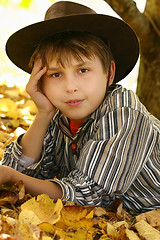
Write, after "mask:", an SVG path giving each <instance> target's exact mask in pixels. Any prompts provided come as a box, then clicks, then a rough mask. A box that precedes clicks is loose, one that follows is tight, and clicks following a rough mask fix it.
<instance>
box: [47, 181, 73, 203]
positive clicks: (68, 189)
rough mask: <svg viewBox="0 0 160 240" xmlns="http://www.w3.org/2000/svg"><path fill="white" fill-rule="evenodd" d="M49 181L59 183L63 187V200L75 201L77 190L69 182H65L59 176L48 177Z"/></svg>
mask: <svg viewBox="0 0 160 240" xmlns="http://www.w3.org/2000/svg"><path fill="white" fill-rule="evenodd" d="M48 181H51V182H55V183H57V184H58V185H59V186H60V187H61V189H62V198H61V200H62V201H71V202H75V191H74V188H73V186H71V185H70V184H68V183H67V182H65V183H64V182H63V180H59V179H57V178H54V179H48Z"/></svg>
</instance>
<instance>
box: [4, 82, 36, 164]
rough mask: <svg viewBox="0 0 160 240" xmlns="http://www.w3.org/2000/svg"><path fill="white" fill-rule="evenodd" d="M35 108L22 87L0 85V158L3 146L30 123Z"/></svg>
mask: <svg viewBox="0 0 160 240" xmlns="http://www.w3.org/2000/svg"><path fill="white" fill-rule="evenodd" d="M36 113H37V108H36V106H35V104H34V102H33V101H32V100H31V98H30V97H29V95H28V94H27V93H26V91H25V90H24V89H23V88H18V87H17V86H13V87H8V86H7V85H0V117H1V118H0V160H1V159H2V156H3V153H4V149H5V146H6V145H7V144H9V143H10V142H11V141H13V140H14V139H16V138H17V137H18V136H19V135H20V134H21V133H23V132H24V131H26V130H27V129H28V128H29V126H30V125H31V124H32V122H33V120H34V117H35V114H36Z"/></svg>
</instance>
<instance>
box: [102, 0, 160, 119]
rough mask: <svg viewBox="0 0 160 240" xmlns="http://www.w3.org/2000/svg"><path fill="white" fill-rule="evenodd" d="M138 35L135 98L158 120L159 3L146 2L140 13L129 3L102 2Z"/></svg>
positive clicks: (154, 0)
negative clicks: (138, 46) (138, 59)
mask: <svg viewBox="0 0 160 240" xmlns="http://www.w3.org/2000/svg"><path fill="white" fill-rule="evenodd" d="M105 1H106V2H107V3H108V4H109V5H110V6H111V7H112V8H113V10H114V11H115V12H116V13H117V14H118V15H119V16H120V17H121V18H122V19H124V21H126V22H127V23H128V24H129V25H130V26H131V27H132V29H133V30H134V31H135V33H136V34H137V37H138V39H139V43H140V67H139V75H138V80H137V91H136V93H137V95H138V97H139V98H140V101H141V102H142V103H143V104H144V105H145V106H146V108H147V109H148V110H149V112H151V113H152V114H153V115H154V116H156V117H157V118H159V119H160V14H159V11H160V1H159V0H148V1H147V3H146V7H145V10H144V13H140V12H139V10H138V9H137V7H136V4H135V2H134V1H132V0H105Z"/></svg>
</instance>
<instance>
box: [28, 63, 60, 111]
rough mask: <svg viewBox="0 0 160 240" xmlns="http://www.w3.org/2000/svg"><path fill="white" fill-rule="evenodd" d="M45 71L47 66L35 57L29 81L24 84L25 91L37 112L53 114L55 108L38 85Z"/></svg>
mask: <svg viewBox="0 0 160 240" xmlns="http://www.w3.org/2000/svg"><path fill="white" fill-rule="evenodd" d="M46 71H47V68H46V67H43V65H42V60H41V59H37V60H36V61H35V64H34V67H33V70H32V73H31V76H30V79H29V82H28V83H27V85H26V91H27V93H28V94H29V95H30V96H31V98H32V100H33V101H34V103H35V104H36V106H37V108H38V111H39V112H41V113H46V114H49V113H53V115H54V114H55V112H56V108H55V107H54V106H53V104H52V103H51V102H50V101H49V99H48V98H47V97H46V96H45V95H44V94H43V92H42V91H41V86H40V81H41V78H42V76H43V75H44V74H45V73H46Z"/></svg>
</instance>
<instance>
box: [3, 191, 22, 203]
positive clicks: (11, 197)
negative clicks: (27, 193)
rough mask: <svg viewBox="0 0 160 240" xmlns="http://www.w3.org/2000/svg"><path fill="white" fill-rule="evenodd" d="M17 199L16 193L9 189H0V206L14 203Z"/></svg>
mask: <svg viewBox="0 0 160 240" xmlns="http://www.w3.org/2000/svg"><path fill="white" fill-rule="evenodd" d="M17 200H18V195H17V194H16V193H15V192H11V191H9V190H0V206H2V205H5V204H7V203H10V204H15V203H16V202H17Z"/></svg>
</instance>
